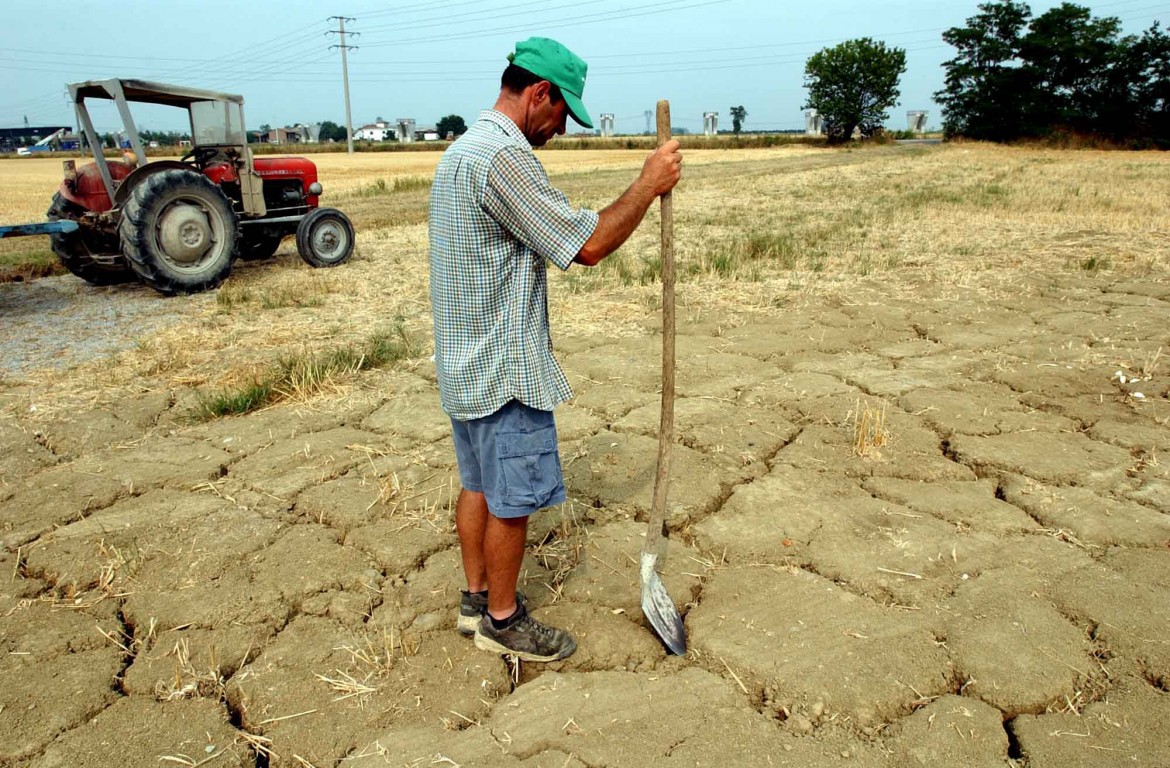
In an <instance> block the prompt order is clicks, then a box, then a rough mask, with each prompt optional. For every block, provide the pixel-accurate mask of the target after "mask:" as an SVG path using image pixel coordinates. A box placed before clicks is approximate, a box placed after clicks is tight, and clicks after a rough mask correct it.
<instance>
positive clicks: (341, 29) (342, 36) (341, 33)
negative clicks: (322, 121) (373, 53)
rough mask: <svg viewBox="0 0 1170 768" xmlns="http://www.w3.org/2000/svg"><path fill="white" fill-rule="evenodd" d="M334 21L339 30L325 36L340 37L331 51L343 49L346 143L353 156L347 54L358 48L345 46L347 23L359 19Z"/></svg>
mask: <svg viewBox="0 0 1170 768" xmlns="http://www.w3.org/2000/svg"><path fill="white" fill-rule="evenodd" d="M334 19H336V20H337V29H331V30H329V31H328V32H326V33H325V34H327V35H338V40H337V45H331V46H329V48H330V49H331V50H332V49H333V48H340V49H341V79H342V81H343V82H344V84H345V142H346V145H347V147H348V148H349V154H351V155H352V154H353V118H351V117H350V113H349V64H348V63H347V62H346V58H345V54H346V53H347V52H348V51H351V50H353V51H356V50H357V49H358V47H357V46H356V45H346V44H345V22H347V21H357V19H355V18H351V17H349V16H330V17H329V20H330V21H333V20H334ZM349 34H350V35H351V36H352V37H357V36H358V35H360V34H361V32H350V33H349Z"/></svg>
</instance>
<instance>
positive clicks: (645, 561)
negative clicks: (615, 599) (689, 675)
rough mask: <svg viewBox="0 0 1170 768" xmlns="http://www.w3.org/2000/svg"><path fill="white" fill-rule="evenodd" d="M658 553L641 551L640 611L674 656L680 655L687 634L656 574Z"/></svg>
mask: <svg viewBox="0 0 1170 768" xmlns="http://www.w3.org/2000/svg"><path fill="white" fill-rule="evenodd" d="M657 563H658V555H655V554H647V553H646V552H643V553H642V562H641V571H642V613H644V614H646V618H647V619H649V620H650V626H652V627H654V631H655V632H657V633H658V637H660V638H661V639H662V642H663V643H665V644H666V647H667V648H668V649H669V650H670V652H671V653H673V654H674V655H675V656H682V655H684V654H685V653H686V652H687V635H686V629H685V628H684V627H683V620H682V616H680V615H679V613H678V608H675V607H674V601H673V600H671V599H670V595H668V594H667V593H666V585H664V584H663V583H662V578H661V577H660V576H659V575H658V571H657V570H656V569H655V565H657Z"/></svg>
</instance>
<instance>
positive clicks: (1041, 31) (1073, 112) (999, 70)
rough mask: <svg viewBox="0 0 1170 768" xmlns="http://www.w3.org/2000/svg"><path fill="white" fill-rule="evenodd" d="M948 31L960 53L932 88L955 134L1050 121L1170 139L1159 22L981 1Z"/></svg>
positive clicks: (983, 134)
mask: <svg viewBox="0 0 1170 768" xmlns="http://www.w3.org/2000/svg"><path fill="white" fill-rule="evenodd" d="M978 7H979V11H980V13H979V14H977V15H975V16H973V17H971V18H969V19H967V24H966V26H964V27H955V28H953V29H949V30H947V31H946V32H944V33H943V40H945V41H946V42H947V43H949V44H951V45H953V46H955V48H956V49H958V54H957V55H956V56H955V58H953V59H951V60H950V61H947V62H945V63H944V65H943V66H944V68H945V69H946V80H945V83H946V87H945V88H944V89H943V90H942V91H940V92H938V93H936V94H935V98H936V99H937V100H938V101H939V103H940V104H942V107H943V126H944V128H945V130H946V132H947V134H948V135H949V136H955V135H962V136H967V137H970V138H976V139H986V140H991V141H1009V140H1012V139H1017V138H1026V137H1039V136H1044V135H1046V134H1049V133H1051V132H1053V131H1062V130H1071V131H1075V132H1078V133H1085V134H1093V135H1101V136H1106V137H1108V138H1112V139H1120V140H1129V139H1142V140H1147V139H1152V140H1153V141H1155V142H1159V141H1161V142H1170V135H1168V134H1167V123H1166V103H1167V100H1166V95H1167V85H1168V84H1170V40H1168V39H1167V36H1166V35H1165V34H1164V33H1163V32H1162V31H1161V29H1160V28H1159V26H1158V25H1157V24H1155V25H1154V26H1153V27H1152V28H1151V29H1150V30H1149V31H1147V32H1146V33H1145V34H1143V35H1142V36H1140V37H1134V36H1128V37H1120V29H1121V25H1120V22H1119V21H1118V20H1117V19H1116V18H1111V17H1106V18H1094V17H1093V16H1092V15H1091V13H1090V12H1089V10H1088V9H1087V8H1084V7H1082V6H1079V5H1075V4H1073V3H1068V2H1065V3H1062V4H1061V5H1059V6H1057V7H1055V8H1052V9H1051V10H1049V11H1047V12H1045V13H1044V14H1042V15H1040V16H1037V17H1035V18H1032V12H1031V9H1029V7H1028V6H1027V5H1026V4H1024V3H1021V2H1015V1H1014V0H996V2H986V3H983V4H981V5H979V6H978Z"/></svg>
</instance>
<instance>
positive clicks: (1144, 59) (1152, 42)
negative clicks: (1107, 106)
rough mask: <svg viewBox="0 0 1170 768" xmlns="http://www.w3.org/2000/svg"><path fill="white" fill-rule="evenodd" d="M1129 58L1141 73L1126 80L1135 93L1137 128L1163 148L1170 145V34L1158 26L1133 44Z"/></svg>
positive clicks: (1133, 93) (1147, 31)
mask: <svg viewBox="0 0 1170 768" xmlns="http://www.w3.org/2000/svg"><path fill="white" fill-rule="evenodd" d="M1131 51H1132V55H1131V56H1127V57H1125V60H1126V61H1127V62H1130V63H1131V64H1130V65H1131V66H1134V64H1132V62H1136V68H1137V72H1136V73H1135V74H1134V75H1133V76H1132V77H1126V76H1123V77H1125V82H1126V83H1127V84H1129V85H1130V87H1131V88H1132V89H1133V90H1132V94H1131V97H1132V100H1133V104H1134V107H1135V113H1136V115H1135V117H1136V119H1135V128H1136V129H1137V130H1138V131H1139V132H1140V135H1142V136H1145V137H1149V138H1151V139H1153V141H1154V142H1155V143H1156V144H1157V145H1158V146H1160V147H1162V148H1163V149H1165V148H1166V147H1168V146H1170V35H1167V34H1166V33H1165V32H1163V31H1162V30H1161V28H1160V27H1159V25H1158V24H1157V23H1155V24H1154V26H1152V27H1150V28H1149V29H1148V30H1146V32H1145V33H1143V34H1142V36H1141V37H1140V38H1138V39H1137V40H1135V41H1133V45H1132V48H1131Z"/></svg>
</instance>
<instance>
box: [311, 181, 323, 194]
mask: <svg viewBox="0 0 1170 768" xmlns="http://www.w3.org/2000/svg"><path fill="white" fill-rule="evenodd" d="M309 194H310V195H319V194H321V183H320V182H317V181H314V182H313V183H312V184H310V185H309Z"/></svg>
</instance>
